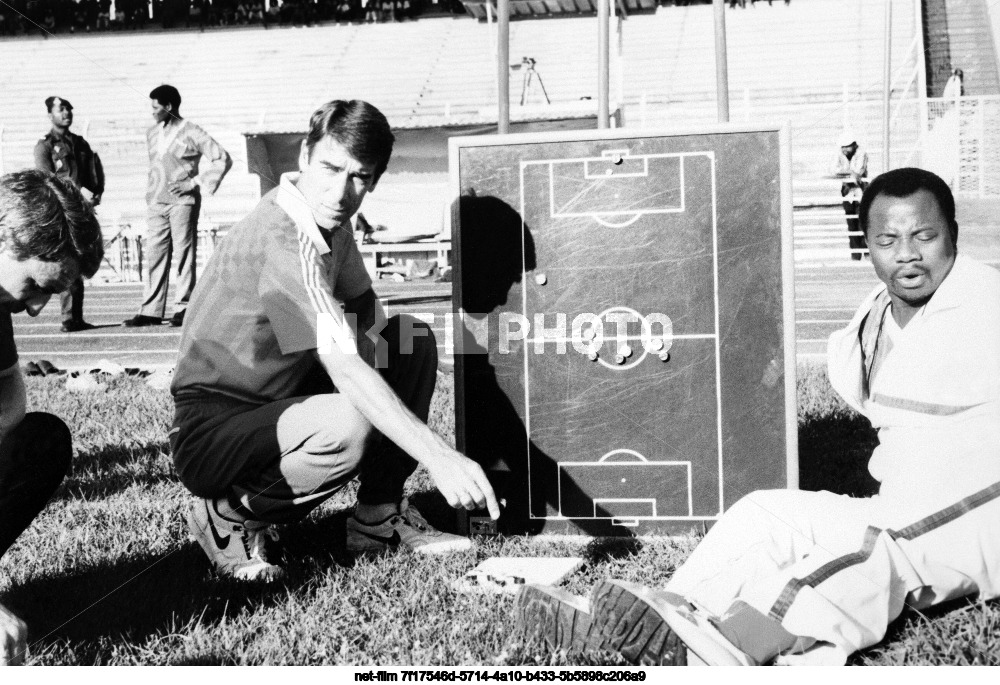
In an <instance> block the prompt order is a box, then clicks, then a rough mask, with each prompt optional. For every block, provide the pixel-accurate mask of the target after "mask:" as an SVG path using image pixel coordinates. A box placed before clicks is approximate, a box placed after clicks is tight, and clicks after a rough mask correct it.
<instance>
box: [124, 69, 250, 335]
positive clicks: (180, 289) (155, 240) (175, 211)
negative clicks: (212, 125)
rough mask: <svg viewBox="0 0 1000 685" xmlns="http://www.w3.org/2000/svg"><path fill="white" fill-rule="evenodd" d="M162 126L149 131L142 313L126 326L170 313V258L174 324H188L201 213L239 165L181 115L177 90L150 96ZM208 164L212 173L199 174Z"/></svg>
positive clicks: (156, 321)
mask: <svg viewBox="0 0 1000 685" xmlns="http://www.w3.org/2000/svg"><path fill="white" fill-rule="evenodd" d="M149 97H150V104H151V106H152V109H153V119H155V120H156V124H154V125H153V126H152V128H150V129H149V130H148V131H147V132H146V142H147V144H148V146H149V182H148V184H147V187H146V204H147V205H148V206H149V213H148V227H147V232H146V255H147V260H148V264H149V270H148V272H147V277H146V289H145V292H144V294H143V302H142V306H141V307H140V309H139V313H138V314H137V315H136V316H134V317H132V318H131V319H127V320H126V321H125V325H126V326H129V327H136V326H156V325H159V324H160V323H161V322H162V321H163V318H164V316H165V314H166V307H167V288H168V287H169V285H170V259H171V256H172V254H173V253H174V252H176V253H177V254H176V257H177V279H178V282H177V299H176V308H175V310H174V314H173V316H172V317H171V318H170V325H172V326H180V325H181V324H182V323H184V312H185V310H186V309H187V304H188V300H189V299H190V298H191V291H192V290H194V284H195V279H196V271H195V266H196V264H195V262H196V257H197V245H198V213H199V212H200V211H201V190H202V188H204V189H205V191H206V192H207V193H208V194H209V195H213V194H215V191H216V190H218V188H219V184H220V183H222V179H223V178H224V177H225V175H226V173H228V171H229V169H230V168H231V167H232V165H233V160H232V159H231V158H230V157H229V153H227V152H226V151H225V150H224V149H223V148H222V146H221V145H219V144H218V143H217V142H216V141H215V140H214V139H213V138H212V137H211V136H210V135H208V134H207V133H205V131H204V130H203V129H202V128H201V127H199V126H197V125H196V124H193V123H191V122H190V121H188V120H187V119H184V118H183V117H182V116H181V113H180V108H181V94H180V93H179V92H178V91H177V89H176V88H174V87H173V86H168V85H162V86H157V87H156V88H154V89H153V90H152V92H150V94H149ZM202 159H204V160H205V163H206V165H207V166H206V168H205V169H204V170H201V171H200V172H199V162H200V161H201V160H202Z"/></svg>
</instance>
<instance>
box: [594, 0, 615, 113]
mask: <svg viewBox="0 0 1000 685" xmlns="http://www.w3.org/2000/svg"><path fill="white" fill-rule="evenodd" d="M611 2H612V0H597V128H608V127H609V126H610V125H611V124H610V122H609V115H608V109H609V99H610V98H609V93H608V88H609V82H610V79H609V73H610V66H609V65H610V61H609V53H608V51H609V50H610V47H609V44H610V39H609V38H610V31H611V29H610V24H611Z"/></svg>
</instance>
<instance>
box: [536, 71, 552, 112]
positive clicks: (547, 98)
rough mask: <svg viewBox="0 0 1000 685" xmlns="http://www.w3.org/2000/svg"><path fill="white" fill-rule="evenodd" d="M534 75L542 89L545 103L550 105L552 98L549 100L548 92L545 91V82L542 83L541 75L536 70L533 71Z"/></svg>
mask: <svg viewBox="0 0 1000 685" xmlns="http://www.w3.org/2000/svg"><path fill="white" fill-rule="evenodd" d="M535 76H537V77H538V85H539V87H541V89H542V95H544V96H545V104H547V105H551V104H552V100H549V94H548V93H547V92H545V84H544V83H542V75H541V74H539V73H538V72H535Z"/></svg>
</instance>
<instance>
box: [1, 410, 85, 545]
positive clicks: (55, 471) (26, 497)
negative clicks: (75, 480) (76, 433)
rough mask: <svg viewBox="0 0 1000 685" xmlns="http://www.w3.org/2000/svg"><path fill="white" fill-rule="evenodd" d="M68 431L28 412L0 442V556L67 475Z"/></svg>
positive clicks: (59, 423)
mask: <svg viewBox="0 0 1000 685" xmlns="http://www.w3.org/2000/svg"><path fill="white" fill-rule="evenodd" d="M72 456H73V445H72V440H71V438H70V433H69V428H67V427H66V424H65V423H63V421H62V419H60V418H59V417H57V416H53V415H52V414H44V413H41V412H31V413H29V414H28V415H26V416H25V417H24V420H23V421H21V423H19V424H18V425H17V427H15V428H14V430H12V431H10V433H9V434H8V435H7V436H6V437H5V438H4V439H3V441H2V442H0V556H2V555H3V553H4V552H6V551H7V549H8V548H9V547H10V546H11V545H12V544H14V540H16V539H17V536H19V535H20V534H21V533H22V532H24V529H25V528H27V527H28V524H30V523H31V522H32V520H34V518H35V517H36V516H38V512H40V511H41V510H42V508H43V507H44V506H45V503H46V502H48V501H49V498H50V497H51V496H52V493H53V492H55V490H56V488H57V487H59V483H61V482H62V479H63V478H64V477H65V475H66V472H67V471H69V464H70V460H71V458H72Z"/></svg>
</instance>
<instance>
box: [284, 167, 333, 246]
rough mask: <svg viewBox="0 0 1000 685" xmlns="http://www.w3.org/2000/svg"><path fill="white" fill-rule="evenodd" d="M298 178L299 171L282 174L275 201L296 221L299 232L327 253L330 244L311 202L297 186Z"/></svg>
mask: <svg viewBox="0 0 1000 685" xmlns="http://www.w3.org/2000/svg"><path fill="white" fill-rule="evenodd" d="M298 180H299V172H297V171H292V172H288V173H284V174H282V175H281V181H280V182H279V183H278V195H277V197H275V199H274V201H275V202H276V203H277V205H278V206H279V207H281V208H282V209H283V210H284V211H285V214H287V215H288V216H289V217H291V219H292V221H294V222H295V225H296V226H297V227H298V229H299V233H303V234H305V235H306V236H308V237H309V239H310V240H312V241H313V243H314V244H315V245H316V249H317V250H319V253H320V254H326V253H327V252H329V251H330V246H329V245H328V244H327V242H326V240H324V238H323V234H322V233H320V232H319V226H317V225H316V219H314V218H313V214H312V210H311V209H309V203H308V202H306V198H305V196H304V195H303V194H302V193H301V192H299V189H298V188H296V187H295V182H296V181H298Z"/></svg>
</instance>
